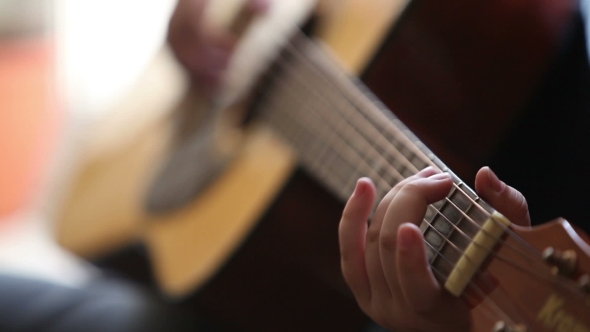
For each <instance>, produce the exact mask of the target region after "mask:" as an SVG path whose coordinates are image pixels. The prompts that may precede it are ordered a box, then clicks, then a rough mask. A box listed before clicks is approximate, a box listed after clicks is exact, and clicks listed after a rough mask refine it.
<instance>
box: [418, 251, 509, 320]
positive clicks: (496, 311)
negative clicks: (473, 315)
mask: <svg viewBox="0 0 590 332" xmlns="http://www.w3.org/2000/svg"><path fill="white" fill-rule="evenodd" d="M427 244H428V245H429V246H430V248H432V249H433V250H436V249H435V248H434V247H433V246H432V245H431V244H429V243H427ZM441 257H442V258H443V259H444V260H445V261H447V262H448V263H449V265H451V266H453V263H452V262H451V261H450V260H449V259H448V258H446V257H445V256H444V255H441ZM430 268H431V269H432V271H434V272H435V273H436V274H438V275H439V277H438V278H437V279H439V280H440V281H441V283H445V282H446V281H447V279H448V277H447V276H445V275H444V274H443V273H442V272H440V271H439V270H438V269H437V268H435V267H433V266H432V265H431V266H430ZM478 275H479V276H481V277H482V278H483V273H482V272H480V271H478ZM468 287H469V288H470V289H471V290H473V291H474V292H476V293H477V295H478V296H480V298H481V304H483V303H485V305H487V306H488V307H487V310H486V316H487V317H488V318H491V320H495V318H492V317H496V316H494V315H497V316H498V317H502V318H501V319H503V320H504V321H505V322H509V324H511V325H513V326H514V325H516V324H515V322H514V321H513V320H512V318H511V317H510V316H509V315H508V314H507V313H506V312H504V310H503V309H502V308H500V307H499V306H498V305H497V304H496V303H495V302H494V301H492V300H491V299H490V298H489V297H488V296H487V294H486V293H485V292H484V291H483V290H482V289H481V287H479V286H478V285H477V284H476V283H475V282H474V281H473V279H472V280H470V281H469V284H468ZM463 296H464V298H465V300H467V297H468V294H467V292H464V293H463ZM481 304H480V305H481Z"/></svg>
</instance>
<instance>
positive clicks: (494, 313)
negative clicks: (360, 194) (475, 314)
mask: <svg viewBox="0 0 590 332" xmlns="http://www.w3.org/2000/svg"><path fill="white" fill-rule="evenodd" d="M271 114H275V113H274V112H272V113H271ZM288 114H294V113H292V112H288ZM281 119H284V118H281ZM297 119H298V118H294V119H293V120H297ZM309 122H315V121H313V120H309ZM309 122H307V123H309ZM307 123H306V124H307ZM426 222H427V223H428V221H427V220H426ZM435 230H436V229H435ZM436 231H438V230H436ZM445 240H446V241H449V240H448V239H446V238H445ZM425 243H426V244H427V245H428V246H429V247H430V248H431V249H433V250H434V251H435V252H437V254H438V255H439V257H441V258H442V259H443V260H445V261H446V262H447V263H448V264H450V265H451V266H453V265H454V263H453V262H451V261H450V260H449V259H448V258H447V257H445V256H444V255H443V254H442V253H441V252H440V251H438V250H437V249H436V248H434V246H433V245H432V244H430V243H428V242H425ZM449 243H450V244H451V245H452V246H453V247H454V248H455V249H456V250H458V251H460V252H461V250H460V249H459V248H457V247H456V246H455V245H454V244H453V243H452V242H450V241H449ZM431 269H432V270H433V271H434V272H435V273H436V274H438V276H439V277H438V279H439V280H441V282H443V283H444V282H445V281H446V279H447V277H448V275H445V274H444V273H443V272H441V271H439V270H438V269H437V268H436V267H434V266H431ZM478 273H481V272H478ZM469 287H471V289H473V291H474V292H476V293H477V294H478V295H479V296H481V298H482V299H483V301H484V303H485V305H487V306H488V307H486V309H487V311H486V315H488V317H490V316H491V317H501V319H503V320H504V321H506V322H509V323H510V324H514V322H513V321H512V319H511V318H510V317H509V316H508V315H507V314H506V313H504V312H503V311H502V309H501V308H499V307H498V306H497V305H496V304H495V303H494V302H493V301H490V300H489V299H488V298H487V297H486V295H485V293H484V292H483V291H482V290H481V289H480V288H479V286H477V285H476V284H475V283H474V282H473V281H470V282H469Z"/></svg>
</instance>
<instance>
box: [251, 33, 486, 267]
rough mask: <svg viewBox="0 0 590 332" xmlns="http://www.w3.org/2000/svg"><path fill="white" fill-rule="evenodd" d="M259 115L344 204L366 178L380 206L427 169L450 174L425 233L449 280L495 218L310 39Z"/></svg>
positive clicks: (287, 58)
mask: <svg viewBox="0 0 590 332" xmlns="http://www.w3.org/2000/svg"><path fill="white" fill-rule="evenodd" d="M258 112H259V114H261V116H262V118H263V119H264V120H265V121H266V122H267V123H268V124H269V125H271V127H273V128H274V129H275V130H276V132H277V133H279V134H280V135H281V136H282V137H283V138H284V139H285V140H286V141H287V142H289V144H290V145H291V146H292V147H293V148H294V149H295V150H296V151H297V152H298V154H299V157H300V161H301V164H302V166H303V167H304V168H305V169H306V170H307V171H308V172H309V173H310V174H311V175H312V176H313V177H315V178H316V179H317V180H318V181H319V182H321V183H322V184H323V185H325V187H326V188H327V189H328V190H330V191H331V192H333V194H334V195H335V196H337V197H339V198H340V199H342V200H346V199H347V198H348V197H349V196H350V195H351V193H352V191H353V190H354V186H355V183H356V180H357V179H358V178H360V177H363V176H366V177H369V178H371V179H372V180H373V182H374V183H375V185H376V188H377V194H378V201H380V200H381V198H383V196H384V195H385V194H386V193H387V192H388V191H389V190H390V189H391V188H392V187H393V186H395V185H396V184H397V183H398V182H400V181H401V180H403V179H405V178H407V177H409V176H412V175H413V174H416V173H417V172H418V171H420V170H421V169H423V168H424V167H426V166H433V167H435V168H438V169H440V170H441V171H443V172H448V173H450V174H451V175H452V176H453V178H454V182H455V185H454V187H453V189H452V191H451V192H450V194H449V195H448V196H447V198H446V199H445V200H442V201H440V202H437V203H435V204H432V205H431V206H429V208H428V211H427V213H426V216H425V217H424V221H423V222H422V225H421V229H422V231H423V234H424V237H425V240H426V244H427V248H428V251H429V259H430V263H431V265H432V267H433V269H434V270H435V272H436V274H437V275H439V276H440V277H441V278H442V279H444V278H446V277H448V276H449V274H450V272H451V270H452V269H453V267H454V266H455V264H456V262H457V261H458V260H459V258H460V257H461V255H462V253H463V252H464V251H465V250H466V248H467V247H468V246H469V244H470V243H471V242H472V239H473V237H474V236H475V235H476V233H477V232H478V231H479V230H480V229H481V225H482V224H483V223H484V222H486V220H488V219H489V218H490V214H491V213H492V212H493V209H492V208H490V207H489V206H488V205H487V204H486V203H484V202H482V201H481V200H480V199H479V197H478V196H477V195H476V194H475V193H474V191H473V190H471V189H470V188H469V187H468V186H467V185H465V184H464V183H463V182H462V181H461V180H460V179H459V178H458V177H457V176H456V175H454V174H453V173H452V172H451V171H450V170H449V169H448V168H447V167H446V166H445V165H444V164H443V163H442V162H441V161H440V160H439V159H438V158H437V157H436V156H435V155H434V154H433V153H432V152H431V151H430V150H429V149H428V148H427V147H426V146H424V145H423V144H422V143H421V142H420V140H419V139H418V138H417V137H416V136H415V135H414V134H413V133H411V132H410V130H408V129H407V127H406V126H404V125H403V124H402V123H401V121H399V120H398V119H397V118H395V116H394V115H393V113H392V112H391V111H389V110H388V109H387V108H386V107H385V106H384V105H383V104H382V103H380V102H379V101H378V100H377V98H376V97H375V96H373V95H372V94H371V93H370V92H369V91H368V90H367V89H366V87H364V86H363V85H362V83H360V82H358V81H355V80H354V79H351V78H350V77H349V76H348V75H347V74H346V73H345V72H344V71H343V70H342V69H341V68H340V67H339V66H338V65H337V64H336V63H335V61H334V60H332V58H331V57H330V56H329V55H327V53H326V52H325V51H324V50H323V49H322V48H321V47H320V46H319V45H317V44H316V43H315V42H312V41H310V40H308V39H306V38H305V37H299V38H297V39H296V40H295V41H294V42H293V43H291V44H289V45H288V46H287V47H286V49H285V51H284V53H283V54H282V55H281V56H280V57H279V58H278V60H277V63H276V64H275V66H274V67H273V70H272V75H271V79H270V83H269V84H268V88H267V91H266V93H265V98H264V99H263V100H262V102H261V103H260V104H259V110H258Z"/></svg>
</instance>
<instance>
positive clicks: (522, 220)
mask: <svg viewBox="0 0 590 332" xmlns="http://www.w3.org/2000/svg"><path fill="white" fill-rule="evenodd" d="M475 189H476V191H477V193H478V194H479V195H480V196H481V198H483V199H484V200H485V201H486V202H488V203H489V204H490V205H492V206H493V207H494V208H495V209H496V210H498V212H500V213H502V214H503V215H504V216H506V218H508V219H509V220H510V221H511V222H513V223H515V224H517V225H520V226H530V225H531V219H530V217H529V208H528V205H527V202H526V199H525V198H524V196H523V195H522V194H521V193H520V192H519V191H518V190H516V189H514V188H512V187H510V186H508V185H506V184H505V183H504V182H502V181H500V179H498V177H497V176H496V174H494V172H493V171H492V170H491V169H490V168H489V167H483V168H482V169H480V170H479V172H477V175H476V176H475Z"/></svg>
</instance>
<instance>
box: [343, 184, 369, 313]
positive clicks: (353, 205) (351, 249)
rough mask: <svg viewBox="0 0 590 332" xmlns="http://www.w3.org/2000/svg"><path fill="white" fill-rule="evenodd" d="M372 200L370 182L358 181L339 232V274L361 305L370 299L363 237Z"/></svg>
mask: <svg viewBox="0 0 590 332" xmlns="http://www.w3.org/2000/svg"><path fill="white" fill-rule="evenodd" d="M375 196H376V193H375V186H374V185H373V182H371V180H370V179H367V178H362V179H359V180H358V182H357V185H356V188H355V190H354V193H353V194H352V196H351V197H350V199H349V200H348V203H347V204H346V207H345V208H344V212H343V213H342V219H341V220H340V226H339V228H338V236H339V241H340V258H341V267H342V274H343V275H344V279H345V280H346V282H347V283H348V286H349V287H350V289H351V290H352V292H353V294H354V295H355V297H356V298H357V300H358V301H359V303H360V304H361V305H362V304H363V303H367V302H368V301H369V300H370V298H371V287H370V285H369V279H368V276H367V269H366V265H365V235H366V233H367V221H368V219H369V216H370V214H371V210H372V208H373V204H374V202H375Z"/></svg>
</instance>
